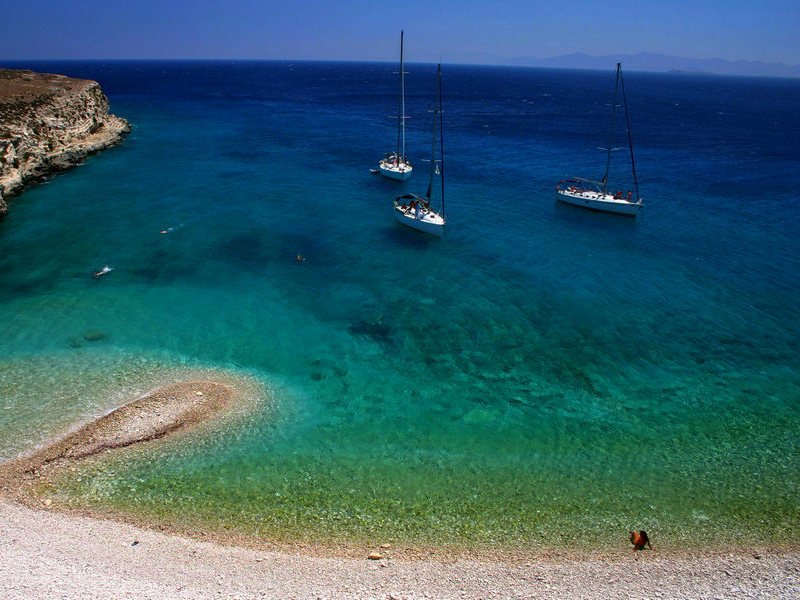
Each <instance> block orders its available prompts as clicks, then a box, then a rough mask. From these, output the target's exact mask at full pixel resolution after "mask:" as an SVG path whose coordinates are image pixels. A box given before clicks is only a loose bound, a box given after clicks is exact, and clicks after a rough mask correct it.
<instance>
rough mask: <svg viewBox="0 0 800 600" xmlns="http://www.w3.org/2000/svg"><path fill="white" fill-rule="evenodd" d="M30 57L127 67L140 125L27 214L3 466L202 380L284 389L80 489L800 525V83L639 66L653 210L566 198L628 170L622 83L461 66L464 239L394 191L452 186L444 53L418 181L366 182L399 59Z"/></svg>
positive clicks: (425, 95)
mask: <svg viewBox="0 0 800 600" xmlns="http://www.w3.org/2000/svg"><path fill="white" fill-rule="evenodd" d="M26 66H28V67H33V68H36V69H40V70H48V71H55V72H62V73H66V74H69V75H72V76H78V77H87V78H92V79H97V80H98V81H100V83H101V84H102V86H103V88H104V90H105V91H106V92H107V94H108V95H109V97H110V99H111V102H112V110H113V112H115V113H116V114H119V115H122V116H124V117H126V118H128V119H129V120H130V121H131V122H132V123H133V125H134V131H133V134H132V135H131V136H130V137H129V138H128V139H127V140H126V141H125V143H124V144H123V145H121V146H119V147H117V148H114V149H112V150H110V151H107V152H104V153H102V154H100V155H97V156H94V157H91V158H90V159H89V160H87V161H86V163H85V164H84V165H83V166H81V167H79V168H77V169H75V170H73V171H71V172H69V173H66V174H63V175H60V176H58V177H57V178H55V179H53V180H52V181H50V182H49V183H47V184H46V185H40V186H36V187H33V188H30V189H29V190H28V191H26V192H25V194H24V195H23V196H21V197H18V198H16V199H14V200H13V201H12V202H13V204H12V206H11V211H10V213H9V216H8V218H7V219H5V220H4V221H3V222H2V223H0V302H1V303H0V409H2V410H0V454H2V455H3V456H6V457H8V456H13V455H14V454H15V453H17V452H19V451H21V450H24V449H27V448H30V447H31V446H32V445H33V444H35V443H37V442H38V441H41V439H43V438H45V437H47V435H50V434H52V433H55V432H57V431H60V430H62V429H63V428H64V427H66V426H68V425H69V424H70V423H72V422H74V421H75V420H76V419H81V418H86V417H88V416H91V415H93V414H97V413H98V412H102V411H103V410H107V409H108V408H110V407H111V406H113V405H114V404H115V403H118V402H120V401H121V399H124V398H126V397H129V396H130V395H131V394H135V393H140V392H141V391H144V390H146V389H149V388H151V387H153V386H154V385H157V384H158V383H160V382H165V381H171V380H174V379H176V378H180V377H182V376H189V375H190V374H193V373H196V372H197V370H203V369H219V370H222V371H224V372H225V373H228V374H233V375H237V374H244V375H247V376H248V377H255V378H256V379H258V380H260V381H262V382H263V383H264V384H265V385H266V386H268V388H269V389H270V390H272V392H271V393H272V394H274V402H270V403H266V404H264V405H263V406H264V408H263V409H262V410H261V411H259V412H258V413H257V414H256V415H254V416H253V417H252V418H251V419H249V420H247V421H245V422H240V423H238V424H237V425H236V427H234V428H229V429H228V430H225V431H223V432H219V433H218V434H216V435H213V436H210V437H206V438H203V439H201V440H198V442H197V443H196V444H194V445H185V444H181V445H179V446H178V447H169V446H168V447H165V448H162V449H159V450H154V451H152V452H145V453H141V454H137V455H135V456H133V457H128V458H125V459H114V460H112V461H110V462H109V463H103V464H101V465H99V466H95V467H92V468H89V469H86V472H85V473H83V476H82V477H81V479H80V481H77V480H72V481H70V482H65V483H64V487H63V489H62V491H61V493H64V494H68V495H69V497H70V498H72V499H73V501H75V502H80V503H88V504H90V505H92V506H95V507H99V508H102V507H111V508H114V509H115V510H123V511H132V512H135V513H137V514H144V515H146V516H150V517H151V518H156V519H163V520H168V521H177V522H181V523H184V524H185V525H186V526H191V527H196V526H202V527H205V528H226V529H233V530H235V531H239V532H242V533H245V534H253V535H264V536H270V537H273V538H290V539H304V540H305V539H320V538H322V539H350V540H371V539H381V540H394V541H396V542H407V543H416V544H428V543H455V544H487V545H500V544H502V545H507V544H514V545H521V546H528V547H530V546H555V545H560V544H562V543H563V542H564V541H570V542H572V543H578V544H593V545H596V544H600V545H613V544H616V543H619V540H620V539H621V537H620V536H624V534H625V532H626V531H627V529H628V528H633V527H644V528H647V529H648V530H649V531H655V532H657V535H658V536H659V539H660V540H661V541H662V543H665V542H666V543H668V544H673V545H682V544H688V543H690V542H691V543H695V542H696V541H697V540H698V539H699V540H716V541H723V542H726V543H727V542H741V543H752V542H764V541H767V540H769V539H770V538H771V536H772V534H773V533H774V530H775V528H776V527H777V528H783V529H784V530H786V531H788V532H789V533H790V537H791V533H792V532H793V533H797V531H798V526H797V524H798V523H800V503H799V502H798V497H800V494H798V480H799V479H800V477H799V475H800V452H798V445H799V440H798V433H797V432H798V431H800V347H799V346H800V345H799V344H798V336H799V334H800V302H799V301H800V241H798V235H797V231H798V225H800V209H799V208H798V196H797V190H798V189H800V168H798V167H800V150H799V149H798V148H799V147H798V145H797V143H796V140H797V139H798V138H799V137H800V118H799V117H798V114H797V111H796V108H797V106H800V81H793V80H770V79H743V78H741V79H734V78H721V77H713V78H712V77H700V76H679V75H653V74H647V75H645V74H638V73H630V74H628V75H627V77H626V90H627V93H628V96H629V103H630V107H631V111H632V114H631V118H632V127H633V132H634V138H635V141H636V149H637V166H638V169H639V172H640V174H641V188H642V193H643V195H644V197H645V202H646V207H645V209H644V212H643V213H642V215H641V216H640V218H638V219H636V220H633V219H625V218H621V217H614V216H609V215H602V214H596V213H590V212H584V211H582V210H580V209H575V208H573V207H569V206H563V205H558V204H556V203H554V199H553V192H554V185H555V183H556V182H557V181H558V180H559V179H562V178H564V177H566V176H570V175H583V176H589V177H597V176H599V175H600V174H601V172H602V168H603V161H604V154H603V153H602V152H601V151H599V150H597V147H598V146H605V145H606V144H607V139H606V138H607V134H608V129H607V127H608V112H609V107H608V103H609V101H610V94H611V91H612V86H613V72H612V70H611V69H609V72H608V73H589V72H559V71H546V70H535V69H502V68H488V67H463V66H462V67H454V66H445V68H444V84H443V85H444V102H445V150H446V160H447V165H446V174H447V177H448V218H449V231H448V236H447V238H446V239H444V240H438V239H433V238H430V237H426V236H425V235H424V234H420V233H417V232H414V231H411V230H408V229H406V228H403V227H402V226H401V225H399V224H396V223H395V222H394V220H393V218H392V215H391V210H390V201H391V199H392V197H393V196H394V195H396V194H397V193H399V191H400V190H403V191H417V192H420V191H424V187H425V185H426V181H425V179H426V178H425V175H424V172H425V170H426V169H427V164H426V163H424V162H423V160H422V159H423V158H424V157H425V156H427V154H428V152H429V145H428V144H429V135H430V133H429V119H430V116H429V113H428V112H427V110H428V108H430V104H431V102H432V100H433V81H434V78H433V73H434V68H433V66H431V65H411V66H410V67H409V70H410V71H411V73H410V75H409V77H408V80H407V84H408V98H407V100H408V111H409V113H410V114H411V115H412V119H410V120H409V124H408V152H409V155H410V157H411V158H412V160H413V161H414V162H415V164H416V167H417V171H418V172H417V173H416V174H415V175H414V177H412V178H411V179H410V180H409V181H408V182H406V183H403V184H400V183H397V182H391V181H388V180H385V179H381V178H379V177H376V176H373V175H370V174H369V168H371V167H374V166H376V162H377V159H378V157H379V156H380V155H381V154H382V153H384V152H386V151H388V150H390V149H391V145H392V143H393V140H394V130H393V122H392V121H391V120H390V119H387V118H386V115H388V114H393V110H394V107H395V102H396V98H395V95H394V94H395V90H396V87H397V86H396V81H395V76H394V75H393V73H392V71H393V68H392V67H391V66H390V65H376V64H369V65H359V64H337V63H325V64H314V63H298V64H289V63H202V62H194V63H136V62H130V63H128V62H126V63H108V64H104V63H48V64H28V65H26ZM621 142H622V140H620V141H619V142H618V143H617V145H623V144H622V143H621ZM625 158H626V155H625V152H624V151H620V152H618V153H616V154H615V156H614V164H613V169H612V177H611V181H612V182H619V184H618V185H619V187H620V188H621V189H629V188H630V185H631V184H630V176H629V174H628V173H629V168H628V166H627V164H626V161H625ZM612 185H614V184H612ZM169 227H174V228H175V229H174V230H173V231H172V232H171V233H169V234H166V235H160V234H159V231H161V230H164V229H166V228H169ZM297 253H302V254H303V255H304V256H305V257H306V258H307V260H306V262H304V263H302V264H299V263H297V262H296V261H295V256H296V255H297ZM105 264H109V265H111V266H113V267H114V271H113V272H112V273H110V274H109V275H107V276H106V277H104V278H102V279H99V280H98V279H94V278H92V277H91V273H92V272H93V271H94V270H97V269H99V268H100V267H102V266H103V265H105Z"/></svg>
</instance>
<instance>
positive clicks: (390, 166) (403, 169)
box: [378, 31, 414, 181]
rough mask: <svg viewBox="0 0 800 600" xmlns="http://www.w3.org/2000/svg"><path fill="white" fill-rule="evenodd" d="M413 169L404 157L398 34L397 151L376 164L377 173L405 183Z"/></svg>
mask: <svg viewBox="0 0 800 600" xmlns="http://www.w3.org/2000/svg"><path fill="white" fill-rule="evenodd" d="M413 170H414V168H413V167H412V166H411V163H410V162H408V158H407V157H406V74H405V68H404V63H403V32H402V31H401V32H400V106H399V116H398V117H397V149H396V150H395V151H394V152H389V153H388V154H386V156H384V157H383V158H382V159H381V160H380V162H379V163H378V172H379V173H380V174H381V175H383V176H384V177H388V178H389V179H396V180H397V181H405V180H406V179H408V178H409V177H411V173H412V171H413Z"/></svg>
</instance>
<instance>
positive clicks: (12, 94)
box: [0, 69, 130, 217]
mask: <svg viewBox="0 0 800 600" xmlns="http://www.w3.org/2000/svg"><path fill="white" fill-rule="evenodd" d="M129 131H130V125H129V124H128V122H127V121H126V120H125V119H121V118H119V117H115V116H114V115H110V114H108V99H107V98H106V96H105V94H103V91H102V90H101V89H100V86H99V85H98V83H97V82H96V81H87V80H85V79H72V78H70V77H65V76H63V75H49V74H43V73H33V72H32V71H15V70H8V69H0V217H2V216H4V215H5V213H6V211H7V206H6V203H5V201H4V199H7V198H8V197H9V196H13V195H14V194H18V193H19V192H20V191H22V189H23V187H24V186H25V184H27V183H29V182H31V181H36V180H38V179H42V178H44V177H46V176H47V175H49V174H51V173H54V172H57V171H63V170H65V169H68V168H70V167H72V166H74V165H76V164H78V163H80V162H81V161H82V160H83V159H84V158H85V157H86V156H87V155H88V154H92V153H93V152H97V151H98V150H102V149H104V148H108V147H109V146H112V145H114V144H116V143H117V142H119V141H120V140H121V139H122V137H123V136H124V135H125V134H126V133H128V132H129Z"/></svg>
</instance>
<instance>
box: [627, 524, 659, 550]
mask: <svg viewBox="0 0 800 600" xmlns="http://www.w3.org/2000/svg"><path fill="white" fill-rule="evenodd" d="M628 533H630V536H629V538H630V540H631V543H632V544H633V551H634V552H636V551H637V550H644V547H645V546H647V547H648V548H650V550H652V549H653V546H651V545H650V538H649V537H647V532H646V531H645V530H644V529H640V530H639V531H629V532H628Z"/></svg>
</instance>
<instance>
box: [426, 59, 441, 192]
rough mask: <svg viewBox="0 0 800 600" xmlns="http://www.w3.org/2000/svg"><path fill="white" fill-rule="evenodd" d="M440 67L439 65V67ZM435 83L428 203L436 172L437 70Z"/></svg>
mask: <svg viewBox="0 0 800 600" xmlns="http://www.w3.org/2000/svg"><path fill="white" fill-rule="evenodd" d="M440 68H441V67H440ZM436 78H437V84H436V104H435V105H434V107H433V131H432V132H431V170H430V175H428V191H427V192H426V194H425V197H426V198H427V199H428V204H430V202H431V194H433V176H434V174H435V173H436V124H437V123H436V121H437V119H438V117H439V114H438V113H439V84H438V78H439V74H438V72H437V75H436Z"/></svg>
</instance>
